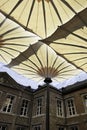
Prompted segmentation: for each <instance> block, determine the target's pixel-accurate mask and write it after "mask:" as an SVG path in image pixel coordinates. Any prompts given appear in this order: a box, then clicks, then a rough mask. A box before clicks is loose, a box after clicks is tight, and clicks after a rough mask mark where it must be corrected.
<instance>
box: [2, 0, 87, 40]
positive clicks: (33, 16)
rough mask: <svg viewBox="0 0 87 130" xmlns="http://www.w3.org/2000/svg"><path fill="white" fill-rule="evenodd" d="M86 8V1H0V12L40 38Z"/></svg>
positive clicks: (49, 33) (48, 34) (46, 35)
mask: <svg viewBox="0 0 87 130" xmlns="http://www.w3.org/2000/svg"><path fill="white" fill-rule="evenodd" d="M86 7H87V0H0V11H1V12H3V13H4V14H5V15H6V17H10V18H11V19H13V20H15V21H16V22H17V23H19V24H20V25H21V26H23V27H24V28H25V29H29V30H31V31H32V32H34V33H36V34H37V35H39V36H41V37H42V38H46V37H48V36H50V35H51V34H52V33H53V32H54V31H55V30H56V29H57V28H58V26H61V25H62V24H64V23H66V22H68V21H69V20H70V19H71V18H72V17H73V16H74V15H76V14H77V13H78V12H80V11H82V10H83V9H84V8H86Z"/></svg>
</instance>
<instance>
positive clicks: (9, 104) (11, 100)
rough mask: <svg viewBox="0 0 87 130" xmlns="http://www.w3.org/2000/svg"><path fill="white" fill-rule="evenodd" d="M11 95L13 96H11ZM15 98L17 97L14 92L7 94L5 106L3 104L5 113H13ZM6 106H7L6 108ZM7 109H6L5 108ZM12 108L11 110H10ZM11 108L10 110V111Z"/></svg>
mask: <svg viewBox="0 0 87 130" xmlns="http://www.w3.org/2000/svg"><path fill="white" fill-rule="evenodd" d="M9 97H11V98H9ZM14 99H15V96H14V95H12V94H7V96H6V100H5V101H4V103H3V106H2V110H1V111H2V112H5V113H11V112H12V108H13V104H14ZM5 107H6V108H5ZM4 109H6V110H4ZM9 109H10V110H9ZM8 110H9V111H8Z"/></svg>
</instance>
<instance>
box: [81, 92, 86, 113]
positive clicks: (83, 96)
mask: <svg viewBox="0 0 87 130" xmlns="http://www.w3.org/2000/svg"><path fill="white" fill-rule="evenodd" d="M85 96H87V93H85V94H83V95H82V99H83V105H84V109H85V113H87V106H86V104H85V98H84V97H85Z"/></svg>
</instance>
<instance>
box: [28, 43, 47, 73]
mask: <svg viewBox="0 0 87 130" xmlns="http://www.w3.org/2000/svg"><path fill="white" fill-rule="evenodd" d="M30 47H31V49H32V50H33V52H34V53H35V56H36V58H37V59H38V61H39V63H40V65H41V67H42V68H44V66H43V64H42V62H41V60H40V58H39V57H38V55H37V54H36V52H35V50H34V48H33V47H32V46H31V45H30ZM44 74H45V72H44Z"/></svg>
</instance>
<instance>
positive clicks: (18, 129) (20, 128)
mask: <svg viewBox="0 0 87 130" xmlns="http://www.w3.org/2000/svg"><path fill="white" fill-rule="evenodd" d="M16 130H25V128H24V127H17V129H16Z"/></svg>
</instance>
